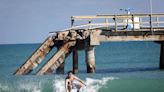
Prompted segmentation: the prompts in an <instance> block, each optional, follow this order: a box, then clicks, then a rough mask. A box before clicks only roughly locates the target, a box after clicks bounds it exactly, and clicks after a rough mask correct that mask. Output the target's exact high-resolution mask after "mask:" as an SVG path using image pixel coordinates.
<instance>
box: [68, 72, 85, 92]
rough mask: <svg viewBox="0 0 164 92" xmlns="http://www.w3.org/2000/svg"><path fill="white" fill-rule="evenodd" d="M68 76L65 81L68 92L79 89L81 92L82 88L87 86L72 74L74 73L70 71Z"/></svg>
mask: <svg viewBox="0 0 164 92" xmlns="http://www.w3.org/2000/svg"><path fill="white" fill-rule="evenodd" d="M67 74H68V75H67V77H66V80H65V88H66V92H71V90H72V89H77V92H79V90H80V89H81V88H82V87H84V86H86V84H85V83H84V82H83V81H82V80H81V79H79V78H78V77H77V76H75V75H74V74H73V73H72V71H69V72H68V73H67Z"/></svg>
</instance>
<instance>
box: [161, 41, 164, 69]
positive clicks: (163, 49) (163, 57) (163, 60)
mask: <svg viewBox="0 0 164 92" xmlns="http://www.w3.org/2000/svg"><path fill="white" fill-rule="evenodd" d="M160 69H164V42H161V53H160Z"/></svg>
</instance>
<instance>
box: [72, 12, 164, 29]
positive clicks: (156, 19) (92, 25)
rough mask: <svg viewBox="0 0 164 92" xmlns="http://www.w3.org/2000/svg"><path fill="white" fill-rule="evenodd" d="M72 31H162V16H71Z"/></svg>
mask: <svg viewBox="0 0 164 92" xmlns="http://www.w3.org/2000/svg"><path fill="white" fill-rule="evenodd" d="M71 21H72V23H71V25H72V28H74V29H96V28H100V29H101V28H102V29H108V30H113V31H120V30H126V31H160V30H162V31H163V30H164V14H129V15H96V16H72V17H71Z"/></svg>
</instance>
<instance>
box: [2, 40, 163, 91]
mask: <svg viewBox="0 0 164 92" xmlns="http://www.w3.org/2000/svg"><path fill="white" fill-rule="evenodd" d="M39 45H40V44H15V45H0V92H65V88H64V85H65V84H64V81H65V77H66V74H65V75H57V74H52V75H44V76H35V75H34V74H35V72H36V71H37V70H38V69H39V68H40V67H41V66H42V65H43V64H44V63H45V62H46V60H48V58H49V57H51V56H52V55H53V53H54V52H55V51H56V49H53V50H52V51H51V53H50V54H49V55H48V56H47V57H48V58H46V59H45V60H44V61H43V62H42V64H41V65H40V67H38V68H36V70H35V71H33V72H32V73H31V74H29V75H23V76H15V75H13V73H14V72H15V71H16V69H17V68H19V67H20V65H22V64H23V63H24V62H25V60H26V59H27V58H28V57H29V56H30V55H31V54H32V53H33V51H35V49H37V47H38V46H39ZM95 56H96V73H94V74H87V73H86V65H85V52H84V51H79V73H78V74H76V75H77V76H78V77H79V78H81V79H82V80H84V81H85V82H86V84H87V87H86V88H83V89H82V90H81V92H164V71H161V70H159V56H160V45H159V44H157V43H154V42H111V43H101V45H100V46H96V48H95ZM71 69H72V55H70V56H69V57H68V58H67V59H66V63H65V72H67V71H69V70H71Z"/></svg>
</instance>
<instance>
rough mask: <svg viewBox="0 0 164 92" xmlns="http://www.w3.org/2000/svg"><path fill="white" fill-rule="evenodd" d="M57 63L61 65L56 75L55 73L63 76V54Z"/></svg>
mask: <svg viewBox="0 0 164 92" xmlns="http://www.w3.org/2000/svg"><path fill="white" fill-rule="evenodd" d="M58 62H59V63H60V62H61V64H60V66H59V67H58V68H57V69H56V73H57V74H64V65H65V54H63V55H62V56H61V57H60V58H59V60H58Z"/></svg>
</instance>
